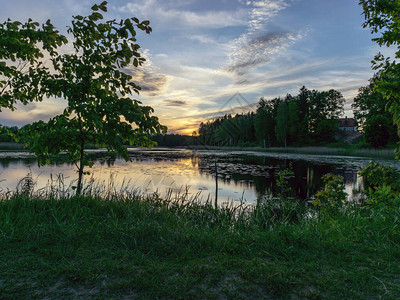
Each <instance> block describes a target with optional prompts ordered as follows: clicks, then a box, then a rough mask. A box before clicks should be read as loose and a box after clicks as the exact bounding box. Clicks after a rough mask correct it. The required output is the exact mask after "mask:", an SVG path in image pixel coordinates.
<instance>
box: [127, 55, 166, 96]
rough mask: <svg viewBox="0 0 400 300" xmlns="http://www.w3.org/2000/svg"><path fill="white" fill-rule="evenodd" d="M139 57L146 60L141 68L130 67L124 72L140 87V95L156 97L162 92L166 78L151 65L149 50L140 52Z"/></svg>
mask: <svg viewBox="0 0 400 300" xmlns="http://www.w3.org/2000/svg"><path fill="white" fill-rule="evenodd" d="M141 56H142V57H144V58H145V59H146V61H145V62H144V64H143V65H142V66H139V67H135V66H133V65H131V66H130V67H128V68H125V69H124V71H125V72H127V73H128V74H130V75H132V76H133V81H134V82H135V83H136V84H137V85H138V86H140V87H141V93H142V94H145V95H147V96H157V95H159V94H160V93H161V92H162V91H163V90H164V88H165V85H166V83H167V76H165V75H164V74H162V73H161V72H160V70H159V69H158V68H157V67H155V66H154V65H153V63H152V60H151V55H150V52H149V50H147V49H145V50H142V53H141Z"/></svg>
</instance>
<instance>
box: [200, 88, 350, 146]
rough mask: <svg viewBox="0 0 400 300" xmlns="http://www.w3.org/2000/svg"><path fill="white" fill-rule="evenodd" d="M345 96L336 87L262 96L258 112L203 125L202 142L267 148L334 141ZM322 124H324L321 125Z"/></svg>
mask: <svg viewBox="0 0 400 300" xmlns="http://www.w3.org/2000/svg"><path fill="white" fill-rule="evenodd" d="M343 103H344V99H343V97H342V94H341V93H340V92H338V91H335V90H329V91H322V92H320V91H317V90H308V89H307V88H305V87H302V88H301V89H300V92H299V94H298V95H296V96H292V95H290V94H288V95H286V97H285V98H284V99H282V98H280V97H278V98H273V99H265V98H261V99H260V100H259V102H258V105H257V110H256V112H255V113H247V114H237V115H235V116H231V115H225V116H224V117H222V118H216V119H215V120H212V121H207V122H202V123H201V124H200V127H199V130H198V133H199V137H198V139H199V142H200V143H201V144H203V145H213V146H224V145H230V146H235V145H239V144H241V145H244V144H251V143H255V142H258V144H259V145H263V146H264V147H272V146H280V145H284V144H285V142H286V144H287V145H293V144H298V143H299V142H301V143H302V145H306V144H310V143H314V144H315V143H321V142H331V141H332V136H333V133H334V132H335V130H336V127H337V119H338V117H339V116H340V115H341V114H342V113H343ZM321 123H322V124H321Z"/></svg>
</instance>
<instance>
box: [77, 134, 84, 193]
mask: <svg viewBox="0 0 400 300" xmlns="http://www.w3.org/2000/svg"><path fill="white" fill-rule="evenodd" d="M84 145H85V143H84V141H83V140H82V141H81V149H80V150H81V153H80V158H79V169H78V174H79V175H78V186H77V188H76V196H79V195H80V194H81V192H82V179H83V167H84V164H83V157H84V154H85V152H84V149H83V147H84Z"/></svg>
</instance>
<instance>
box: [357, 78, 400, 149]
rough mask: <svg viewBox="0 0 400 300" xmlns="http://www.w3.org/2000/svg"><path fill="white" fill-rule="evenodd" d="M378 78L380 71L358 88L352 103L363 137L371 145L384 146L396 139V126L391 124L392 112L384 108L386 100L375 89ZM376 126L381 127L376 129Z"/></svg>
mask: <svg viewBox="0 0 400 300" xmlns="http://www.w3.org/2000/svg"><path fill="white" fill-rule="evenodd" d="M380 79H381V73H380V72H378V73H376V74H375V75H374V76H373V77H372V78H371V79H370V80H369V82H370V83H369V85H367V86H365V87H361V88H360V89H359V90H358V95H357V97H355V98H354V103H353V104H352V108H353V112H354V118H355V120H356V122H357V125H358V127H359V128H361V129H362V130H363V131H364V137H365V139H366V140H367V142H368V143H369V144H371V145H372V146H373V147H379V146H385V145H386V144H387V143H389V142H392V141H397V139H398V138H397V134H396V126H394V125H393V124H392V114H391V113H390V112H388V111H387V110H386V104H387V100H386V98H385V97H384V96H383V94H382V93H380V92H379V91H378V90H377V89H376V84H377V83H378V82H379V80H380ZM377 118H378V119H379V120H378V119H377ZM377 127H381V128H380V129H379V130H378V128H377Z"/></svg>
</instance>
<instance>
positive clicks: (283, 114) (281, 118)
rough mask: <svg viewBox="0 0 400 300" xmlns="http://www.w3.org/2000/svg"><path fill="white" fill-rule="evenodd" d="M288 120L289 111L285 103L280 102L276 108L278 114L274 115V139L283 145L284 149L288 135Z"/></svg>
mask: <svg viewBox="0 0 400 300" xmlns="http://www.w3.org/2000/svg"><path fill="white" fill-rule="evenodd" d="M288 118H289V109H288V104H287V102H286V101H284V102H281V103H280V104H279V106H278V112H277V115H276V126H275V133H276V139H277V140H278V142H279V143H280V144H284V146H285V148H286V142H287V141H286V140H287V133H288Z"/></svg>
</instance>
